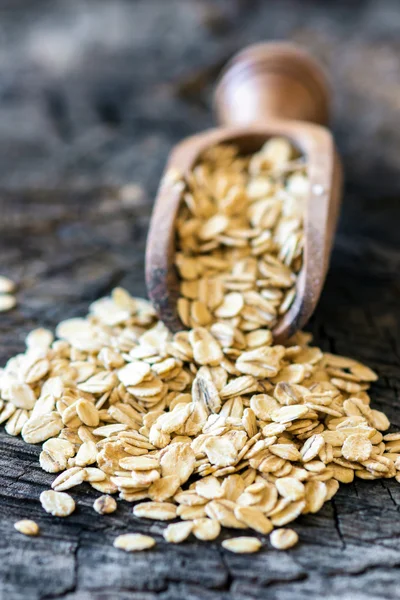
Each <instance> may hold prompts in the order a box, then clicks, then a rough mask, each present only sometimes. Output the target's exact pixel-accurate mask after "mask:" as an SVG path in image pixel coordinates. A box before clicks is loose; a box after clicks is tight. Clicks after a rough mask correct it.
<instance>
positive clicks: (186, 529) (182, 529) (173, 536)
mask: <svg viewBox="0 0 400 600" xmlns="http://www.w3.org/2000/svg"><path fill="white" fill-rule="evenodd" d="M192 529H193V523H192V521H181V522H180V523H172V524H171V525H168V527H167V528H166V529H164V531H163V536H164V539H165V540H166V541H167V542H169V543H171V544H180V543H181V542H184V541H185V540H186V538H188V537H189V535H190V534H191V532H192Z"/></svg>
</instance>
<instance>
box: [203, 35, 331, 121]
mask: <svg viewBox="0 0 400 600" xmlns="http://www.w3.org/2000/svg"><path fill="white" fill-rule="evenodd" d="M329 96H330V93H329V86H328V82H327V79H326V76H325V74H324V71H323V70H322V68H321V66H320V65H319V64H318V63H317V62H316V61H315V60H314V59H313V58H312V57H311V56H310V55H309V54H307V53H306V52H305V51H304V50H301V49H300V48H299V47H298V46H296V45H294V44H288V43H283V42H276V43H264V44H256V45H254V46H249V47H248V48H245V49H244V50H242V51H241V52H239V53H238V54H236V55H235V56H234V57H233V58H232V59H231V61H230V62H229V63H228V65H227V67H226V68H225V70H224V72H223V73H222V76H221V78H220V80H219V82H218V84H217V87H216V90H215V96H214V107H215V112H216V115H217V119H218V122H219V123H220V124H221V125H225V126H247V125H254V124H256V123H260V122H264V123H265V122H266V121H269V120H271V119H295V120H298V121H308V122H311V123H317V124H319V125H325V124H326V123H327V121H328V118H329V104H330V102H329Z"/></svg>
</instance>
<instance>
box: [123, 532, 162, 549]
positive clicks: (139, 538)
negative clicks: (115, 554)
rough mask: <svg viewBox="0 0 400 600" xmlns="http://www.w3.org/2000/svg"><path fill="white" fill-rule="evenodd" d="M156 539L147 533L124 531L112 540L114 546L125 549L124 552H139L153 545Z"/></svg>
mask: <svg viewBox="0 0 400 600" xmlns="http://www.w3.org/2000/svg"><path fill="white" fill-rule="evenodd" d="M155 543H156V541H155V539H154V538H152V537H150V536H149V535H142V534H140V533H124V534H123V535H119V536H118V537H116V538H115V540H114V548H119V549H120V550H125V552H140V551H141V550H147V549H148V548H152V547H153V546H154V545H155Z"/></svg>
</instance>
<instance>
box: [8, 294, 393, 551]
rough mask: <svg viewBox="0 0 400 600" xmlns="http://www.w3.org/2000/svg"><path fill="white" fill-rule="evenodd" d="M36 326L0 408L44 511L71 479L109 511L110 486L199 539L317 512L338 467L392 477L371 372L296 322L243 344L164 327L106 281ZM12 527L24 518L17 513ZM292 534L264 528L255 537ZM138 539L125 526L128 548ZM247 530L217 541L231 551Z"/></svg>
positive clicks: (252, 541) (52, 507)
mask: <svg viewBox="0 0 400 600" xmlns="http://www.w3.org/2000/svg"><path fill="white" fill-rule="evenodd" d="M56 333H57V338H58V339H56V340H54V339H53V335H52V333H51V332H50V331H47V330H44V329H37V330H35V331H32V333H30V334H29V335H28V337H27V340H26V343H27V350H26V352H25V354H20V355H18V356H15V357H14V358H11V359H10V360H9V361H8V363H7V365H6V367H5V368H4V369H3V370H2V373H1V377H0V390H1V398H2V400H1V406H2V408H1V412H0V421H1V422H2V423H5V424H6V425H5V427H6V430H7V432H8V433H9V434H11V435H19V434H21V435H22V437H23V439H24V440H25V441H26V442H27V443H30V444H42V451H41V453H40V465H41V466H42V468H43V469H44V470H45V471H47V472H49V473H54V474H56V477H55V479H54V481H53V484H52V488H53V489H52V490H47V491H44V492H42V494H41V497H40V500H41V503H42V505H43V508H44V509H45V510H46V511H47V512H48V513H50V514H53V515H56V516H66V515H69V514H71V513H72V512H73V511H74V509H75V502H74V500H73V499H72V497H71V496H70V495H69V493H66V492H67V490H68V492H69V490H71V489H72V488H74V487H75V486H78V485H79V484H81V483H83V482H87V483H88V484H89V485H91V486H92V487H93V488H94V489H95V490H98V491H99V492H100V493H101V496H100V498H98V499H97V500H96V501H95V504H94V509H95V510H96V511H97V512H98V513H99V514H105V513H109V512H113V511H114V510H115V508H116V503H115V501H114V500H113V498H112V495H113V494H118V497H119V498H121V499H123V500H126V501H128V502H135V503H136V504H135V506H134V508H133V512H134V514H135V515H136V516H137V517H141V518H144V519H157V520H162V521H173V520H174V521H175V520H176V519H178V518H179V519H180V521H177V522H174V523H172V524H170V525H168V527H167V528H166V529H165V532H164V537H165V540H167V541H168V542H172V543H179V542H182V541H183V540H185V539H186V538H187V537H188V536H189V535H190V534H193V535H194V536H195V537H196V538H197V539H199V540H213V539H215V538H216V537H217V536H218V535H219V533H220V530H221V527H227V528H233V529H238V530H246V529H252V530H254V531H255V532H257V533H258V534H262V535H266V534H269V533H270V532H271V531H272V530H273V529H274V528H282V527H284V526H286V525H287V524H288V523H290V522H291V521H293V520H294V519H296V517H298V516H299V515H301V514H306V513H315V512H317V511H318V510H319V509H320V508H321V507H322V505H323V504H324V502H326V501H328V500H329V499H330V498H332V496H333V495H334V494H335V493H336V491H337V489H338V487H339V482H344V483H348V482H351V481H352V480H353V478H354V477H361V478H362V479H376V478H380V477H395V476H396V474H397V469H400V458H399V457H400V454H398V452H399V451H400V434H389V435H386V436H385V437H383V435H382V432H383V431H385V430H387V429H388V428H389V425H390V424H389V421H388V419H387V418H386V416H385V415H384V414H383V413H381V412H379V411H377V410H375V409H373V408H371V407H370V398H369V396H368V393H367V390H368V388H369V385H370V383H371V382H372V381H375V379H376V375H375V373H373V371H371V369H369V368H368V367H365V366H363V365H361V364H360V363H358V362H356V361H355V360H351V359H349V358H342V357H338V356H333V355H332V354H327V353H323V352H322V351H321V350H320V349H319V348H317V347H313V346H311V345H310V336H308V335H307V334H304V333H298V334H297V335H296V336H295V337H294V338H292V339H291V340H289V341H288V342H287V344H285V345H284V346H283V345H282V346H281V345H279V346H277V345H275V346H274V345H272V342H271V339H270V338H268V339H266V338H265V337H263V336H260V337H259V339H258V340H257V338H255V339H253V340H252V343H251V344H250V345H249V344H248V342H247V341H246V338H244V337H243V335H242V333H241V332H240V331H239V330H238V329H237V328H236V327H235V326H234V325H233V324H230V323H225V324H224V329H223V330H218V329H213V330H212V331H210V330H208V329H206V328H204V327H196V328H193V329H191V330H189V331H180V332H179V333H176V334H175V335H172V334H171V333H170V332H169V331H168V330H167V329H166V328H165V326H164V325H163V324H162V323H161V322H159V321H158V320H157V318H156V315H155V313H154V311H153V309H152V307H151V306H150V304H149V303H148V302H147V301H145V300H141V299H135V298H132V297H131V296H130V295H129V294H128V293H127V292H126V291H124V290H122V289H120V288H119V289H115V290H114V291H113V293H112V295H111V297H108V298H103V299H101V300H98V301H96V302H95V303H94V304H92V306H91V308H90V314H89V316H88V317H87V318H74V319H69V320H67V321H64V322H62V323H60V324H59V325H58V327H57V332H56ZM18 530H19V531H21V532H22V533H27V534H32V533H34V532H36V528H35V527H34V526H32V524H31V523H30V524H29V527H25V526H24V527H22V526H21V525H19V526H18ZM296 542H297V535H296V533H295V532H294V531H292V530H290V529H279V530H275V531H274V532H273V533H272V535H271V544H272V545H273V547H275V548H282V549H284V548H288V547H290V546H292V545H293V544H295V543H296ZM152 544H153V541H152V540H151V538H150V539H149V538H148V537H147V536H138V535H135V534H126V535H125V536H123V537H122V538H121V537H119V538H117V539H116V541H115V546H116V547H118V548H123V549H125V550H128V551H133V550H141V549H144V548H148V547H150V546H151V545H152ZM260 545H261V544H260V542H259V540H258V539H256V538H252V537H247V536H243V537H242V536H240V537H238V538H235V539H233V540H226V541H225V542H224V547H225V548H226V549H227V550H231V551H233V552H254V551H256V550H258V549H259V547H260Z"/></svg>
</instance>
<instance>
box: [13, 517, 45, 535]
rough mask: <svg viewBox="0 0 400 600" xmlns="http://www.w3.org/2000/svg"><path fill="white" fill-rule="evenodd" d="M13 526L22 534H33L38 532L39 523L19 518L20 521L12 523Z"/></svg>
mask: <svg viewBox="0 0 400 600" xmlns="http://www.w3.org/2000/svg"><path fill="white" fill-rule="evenodd" d="M14 527H15V529H16V530H17V531H19V533H23V534H24V535H29V536H35V535H38V534H39V525H38V524H37V523H35V521H31V519H21V521H17V522H16V523H14Z"/></svg>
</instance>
